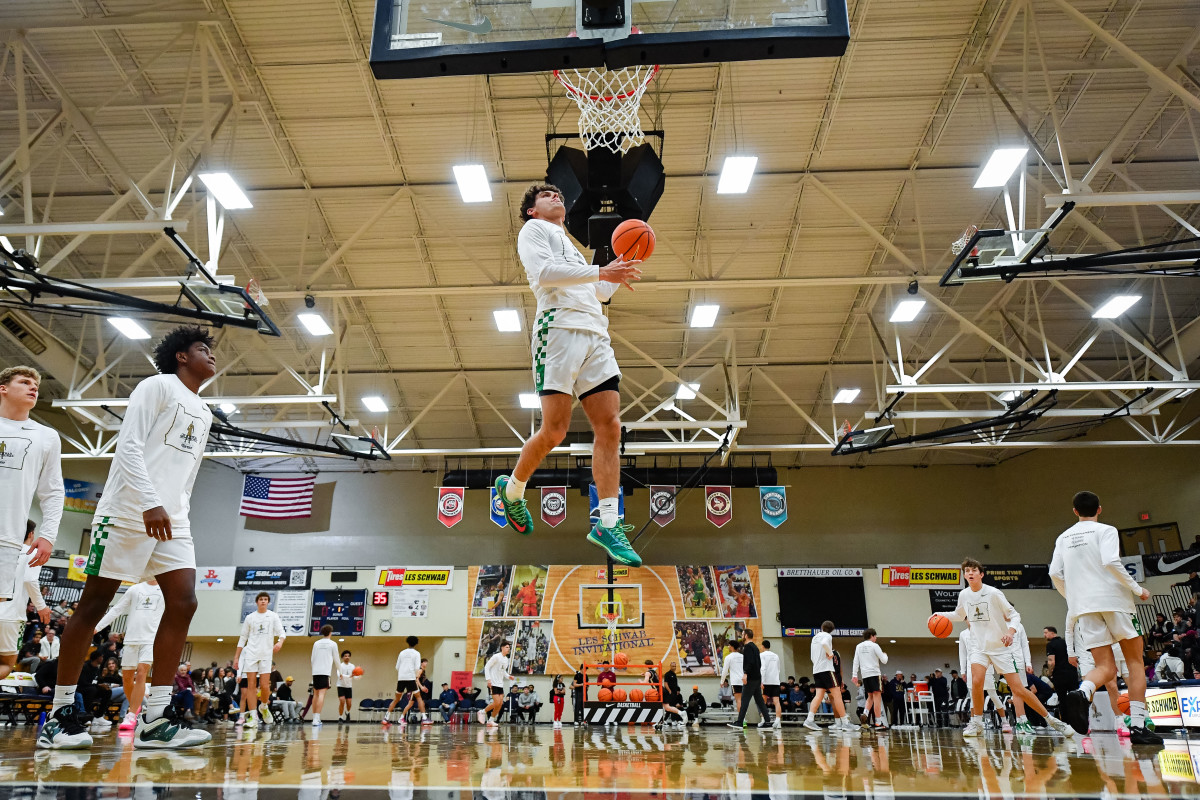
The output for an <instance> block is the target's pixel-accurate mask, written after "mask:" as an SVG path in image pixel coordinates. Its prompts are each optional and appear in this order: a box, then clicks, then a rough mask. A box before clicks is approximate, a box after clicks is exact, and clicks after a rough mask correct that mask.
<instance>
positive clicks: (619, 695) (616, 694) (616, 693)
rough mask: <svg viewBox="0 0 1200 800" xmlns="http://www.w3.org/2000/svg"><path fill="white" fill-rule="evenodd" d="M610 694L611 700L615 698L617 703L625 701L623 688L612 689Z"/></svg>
mask: <svg viewBox="0 0 1200 800" xmlns="http://www.w3.org/2000/svg"><path fill="white" fill-rule="evenodd" d="M612 696H613V700H616V701H617V702H618V703H624V702H625V690H624V689H613V690H612Z"/></svg>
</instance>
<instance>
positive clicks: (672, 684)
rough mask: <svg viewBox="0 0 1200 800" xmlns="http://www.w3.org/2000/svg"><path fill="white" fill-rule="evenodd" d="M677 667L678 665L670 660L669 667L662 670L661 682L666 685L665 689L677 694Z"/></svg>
mask: <svg viewBox="0 0 1200 800" xmlns="http://www.w3.org/2000/svg"><path fill="white" fill-rule="evenodd" d="M678 669H679V665H678V664H676V663H675V662H674V661H672V662H671V665H670V666H669V667H667V671H666V672H664V673H663V676H662V679H663V684H664V685H665V686H666V687H667V691H669V692H670V693H671V694H679V693H680V692H679V675H678V674H677V670H678Z"/></svg>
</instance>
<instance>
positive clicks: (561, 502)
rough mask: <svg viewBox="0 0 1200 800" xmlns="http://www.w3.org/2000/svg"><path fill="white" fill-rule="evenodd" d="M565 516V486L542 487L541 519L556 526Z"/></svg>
mask: <svg viewBox="0 0 1200 800" xmlns="http://www.w3.org/2000/svg"><path fill="white" fill-rule="evenodd" d="M566 518H567V487H565V486H543V487H542V520H543V521H544V522H545V523H546V524H547V525H549V526H550V527H551V528H557V527H558V526H559V525H561V524H562V521H563V520H565V519H566Z"/></svg>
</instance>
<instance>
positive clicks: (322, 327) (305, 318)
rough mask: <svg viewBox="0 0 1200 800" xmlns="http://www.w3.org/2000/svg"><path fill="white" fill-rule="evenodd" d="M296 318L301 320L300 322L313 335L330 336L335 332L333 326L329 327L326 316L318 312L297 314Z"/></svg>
mask: <svg viewBox="0 0 1200 800" xmlns="http://www.w3.org/2000/svg"><path fill="white" fill-rule="evenodd" d="M296 319H298V320H300V324H301V325H303V326H304V327H305V328H307V329H308V332H309V333H310V334H311V335H313V336H328V335H329V334H331V333H333V328H331V327H329V323H327V322H326V321H325V318H324V317H322V316H321V315H320V314H317V313H316V312H309V313H305V314H297V315H296Z"/></svg>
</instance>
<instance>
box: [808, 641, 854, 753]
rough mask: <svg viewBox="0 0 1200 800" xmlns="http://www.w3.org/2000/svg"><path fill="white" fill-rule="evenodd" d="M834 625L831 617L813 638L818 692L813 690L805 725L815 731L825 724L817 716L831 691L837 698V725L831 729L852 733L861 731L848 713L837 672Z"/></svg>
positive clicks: (834, 720)
mask: <svg viewBox="0 0 1200 800" xmlns="http://www.w3.org/2000/svg"><path fill="white" fill-rule="evenodd" d="M833 627H834V626H833V621H832V620H828V619H827V620H825V621H824V622H822V623H821V630H820V632H819V633H816V634H814V635H813V638H812V642H811V643H810V644H809V655H810V656H811V657H812V665H813V686H815V687H816V692H815V693H814V694H813V699H812V702H811V703H809V705H808V717H807V718H806V719H805V720H804V727H806V728H809V729H810V730H814V731H819V730H821V726H820V725H818V724H817V723H816V720H815V719H814V718H813V717H814V715H815V714H816V713H817V709H818V708H820V707H821V700H822V699H824V697H825V693H826V692H828V693H829V697H830V699H831V700H832V701H833V726H832V727H831V728H830V730H831V731H840V732H842V733H850V732H855V731H857V730H858V726H857V725H855V724H854V723H852V722H851V721H850V718H849V717H847V716H846V705H845V703H843V702H842V689H841V687H840V686H839V685H838V681H837V677H836V675H834V672H833Z"/></svg>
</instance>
